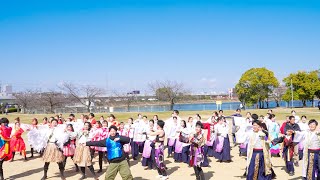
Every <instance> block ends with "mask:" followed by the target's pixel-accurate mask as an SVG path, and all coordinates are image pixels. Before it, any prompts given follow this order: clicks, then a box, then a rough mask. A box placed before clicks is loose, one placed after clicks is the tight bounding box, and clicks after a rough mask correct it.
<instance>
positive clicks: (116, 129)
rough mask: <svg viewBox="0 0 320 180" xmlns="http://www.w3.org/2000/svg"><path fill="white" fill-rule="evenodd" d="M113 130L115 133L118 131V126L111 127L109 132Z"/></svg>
mask: <svg viewBox="0 0 320 180" xmlns="http://www.w3.org/2000/svg"><path fill="white" fill-rule="evenodd" d="M111 129H114V130H115V131H118V128H117V126H115V125H111V126H110V127H109V131H111Z"/></svg>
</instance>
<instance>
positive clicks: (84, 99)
mask: <svg viewBox="0 0 320 180" xmlns="http://www.w3.org/2000/svg"><path fill="white" fill-rule="evenodd" d="M60 88H61V89H62V90H63V91H65V93H66V94H68V95H69V97H70V98H71V100H73V101H75V102H78V103H80V104H82V105H84V106H85V107H86V109H87V112H90V108H91V106H92V104H93V103H94V101H95V100H96V99H97V98H98V97H99V96H101V95H103V93H104V89H102V88H99V87H94V86H90V85H77V86H76V85H74V84H72V83H63V84H62V86H61V87H60Z"/></svg>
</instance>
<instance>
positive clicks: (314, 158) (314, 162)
mask: <svg viewBox="0 0 320 180" xmlns="http://www.w3.org/2000/svg"><path fill="white" fill-rule="evenodd" d="M319 153H320V151H319V150H317V151H312V150H308V166H307V169H306V170H307V173H306V175H307V177H304V179H310V180H317V177H319V176H320V173H319V171H320V169H319V160H320V158H319ZM318 179H319V178H318Z"/></svg>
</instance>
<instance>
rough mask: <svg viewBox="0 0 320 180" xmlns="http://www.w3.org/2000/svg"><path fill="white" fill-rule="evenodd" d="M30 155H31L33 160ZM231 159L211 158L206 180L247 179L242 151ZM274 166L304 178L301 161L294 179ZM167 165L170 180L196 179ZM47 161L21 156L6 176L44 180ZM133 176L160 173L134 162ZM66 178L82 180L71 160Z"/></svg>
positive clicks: (53, 167)
mask: <svg viewBox="0 0 320 180" xmlns="http://www.w3.org/2000/svg"><path fill="white" fill-rule="evenodd" d="M29 155H30V154H28V156H29ZM231 155H232V156H233V158H232V160H233V162H231V163H219V162H216V160H215V159H214V158H210V161H211V163H210V167H208V168H203V170H204V173H205V176H206V179H228V180H229V179H230V180H231V179H244V178H243V177H242V175H243V173H244V171H245V165H246V164H245V163H246V161H245V158H244V157H239V155H238V147H233V148H232V151H231ZM97 161H98V157H95V159H94V167H95V170H96V171H97V169H98V162H97ZM272 163H273V165H274V171H275V173H276V174H277V179H279V180H284V179H292V180H298V179H302V178H301V173H302V167H301V164H302V162H301V161H300V167H298V168H296V173H295V176H292V177H290V176H289V175H288V174H287V173H286V172H285V171H284V168H285V164H284V161H283V160H282V159H281V158H273V159H272ZM166 164H167V167H168V174H169V179H174V180H180V179H184V180H189V179H190V180H193V179H195V175H194V172H193V168H188V166H187V165H186V164H182V163H174V162H173V159H172V158H168V159H166ZM43 165H44V163H43V161H42V158H40V157H39V155H38V154H36V156H35V158H33V159H28V161H24V160H23V158H22V157H21V156H20V155H16V157H15V161H13V162H4V165H3V167H4V176H5V178H7V179H10V180H11V179H20V180H29V179H30V180H37V179H41V177H42V176H43ZM107 168H108V164H106V163H104V165H103V169H104V172H103V174H99V179H104V176H105V174H104V173H105V171H106V169H107ZM131 172H132V175H133V177H134V179H136V180H146V179H150V180H151V179H156V176H157V171H156V170H144V168H143V167H142V166H141V160H139V161H131ZM86 174H87V176H88V178H87V179H93V178H92V176H91V174H90V171H89V170H88V169H87V170H86ZM65 175H66V177H67V179H78V178H80V177H81V175H80V173H76V172H75V169H74V165H73V163H72V161H71V159H68V160H67V165H66V171H65ZM48 179H49V180H56V179H57V180H58V179H60V178H59V169H58V165H57V164H53V163H52V164H50V167H49V172H48ZM116 179H117V180H120V179H121V177H120V175H118V176H117V178H116Z"/></svg>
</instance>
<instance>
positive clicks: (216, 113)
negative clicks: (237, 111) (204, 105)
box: [214, 110, 223, 116]
mask: <svg viewBox="0 0 320 180" xmlns="http://www.w3.org/2000/svg"><path fill="white" fill-rule="evenodd" d="M220 111H222V110H220ZM220 111H219V112H220ZM222 113H223V111H222ZM214 115H215V116H219V114H218V112H217V111H215V112H214Z"/></svg>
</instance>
